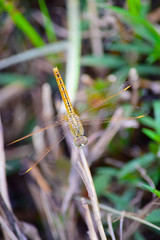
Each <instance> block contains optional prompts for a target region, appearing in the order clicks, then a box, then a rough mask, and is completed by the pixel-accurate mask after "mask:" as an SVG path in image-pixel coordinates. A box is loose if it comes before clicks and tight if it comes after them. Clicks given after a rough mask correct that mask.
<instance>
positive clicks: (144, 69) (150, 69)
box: [135, 64, 160, 76]
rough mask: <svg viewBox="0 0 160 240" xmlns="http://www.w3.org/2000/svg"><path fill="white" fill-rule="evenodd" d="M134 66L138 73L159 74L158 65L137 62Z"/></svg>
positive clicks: (144, 74) (159, 68)
mask: <svg viewBox="0 0 160 240" xmlns="http://www.w3.org/2000/svg"><path fill="white" fill-rule="evenodd" d="M135 68H136V69H137V71H138V73H139V74H140V75H143V76H146V75H148V74H150V75H159V74H160V67H159V66H153V65H149V64H143V65H141V64H138V65H137V66H135Z"/></svg>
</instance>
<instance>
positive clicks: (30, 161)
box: [19, 126, 68, 175]
mask: <svg viewBox="0 0 160 240" xmlns="http://www.w3.org/2000/svg"><path fill="white" fill-rule="evenodd" d="M67 130H68V126H67V127H66V128H65V130H64V132H66V131H67ZM63 139H64V133H63V132H62V131H61V132H59V133H58V136H57V137H55V138H53V140H52V141H51V140H49V145H48V147H47V148H45V150H42V151H41V152H40V153H38V156H39V157H38V159H37V160H36V161H35V154H34V153H33V154H31V155H30V156H28V157H25V158H24V159H23V160H22V167H21V169H20V170H19V175H23V174H25V173H27V172H29V171H30V170H31V169H32V168H33V167H35V166H36V165H37V164H38V163H39V162H40V161H41V160H42V159H43V158H44V157H46V155H47V154H48V153H49V152H51V151H52V150H54V149H55V147H57V146H58V144H59V143H60V142H61V141H62V140H63Z"/></svg>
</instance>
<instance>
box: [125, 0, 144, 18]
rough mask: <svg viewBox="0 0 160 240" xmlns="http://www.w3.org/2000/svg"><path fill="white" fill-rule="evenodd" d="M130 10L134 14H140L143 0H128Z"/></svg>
mask: <svg viewBox="0 0 160 240" xmlns="http://www.w3.org/2000/svg"><path fill="white" fill-rule="evenodd" d="M127 3H128V8H129V12H130V13H131V14H133V15H134V16H138V15H139V12H140V7H141V2H140V0H134V1H133V0H127Z"/></svg>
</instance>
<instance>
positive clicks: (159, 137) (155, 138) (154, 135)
mask: <svg viewBox="0 0 160 240" xmlns="http://www.w3.org/2000/svg"><path fill="white" fill-rule="evenodd" d="M142 132H143V133H144V134H145V135H147V136H148V137H149V138H150V139H152V140H153V141H155V142H157V143H159V144H160V135H159V134H157V133H156V132H154V131H152V130H150V129H148V128H143V130H142Z"/></svg>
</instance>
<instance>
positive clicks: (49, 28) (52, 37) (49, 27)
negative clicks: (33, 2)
mask: <svg viewBox="0 0 160 240" xmlns="http://www.w3.org/2000/svg"><path fill="white" fill-rule="evenodd" d="M38 3H39V6H40V9H41V13H42V17H43V22H44V28H45V31H46V35H47V38H48V41H49V42H54V41H56V34H55V31H54V27H53V24H52V19H51V17H50V15H49V12H48V8H47V6H46V3H45V0H38Z"/></svg>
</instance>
